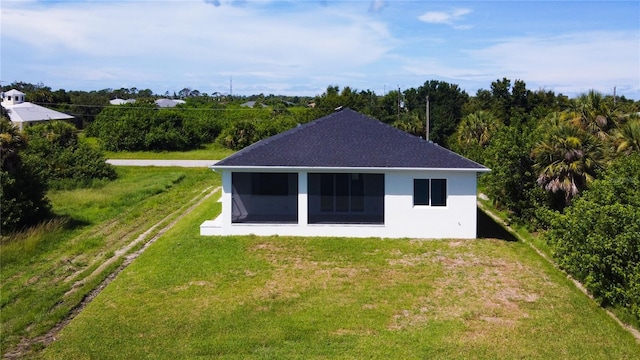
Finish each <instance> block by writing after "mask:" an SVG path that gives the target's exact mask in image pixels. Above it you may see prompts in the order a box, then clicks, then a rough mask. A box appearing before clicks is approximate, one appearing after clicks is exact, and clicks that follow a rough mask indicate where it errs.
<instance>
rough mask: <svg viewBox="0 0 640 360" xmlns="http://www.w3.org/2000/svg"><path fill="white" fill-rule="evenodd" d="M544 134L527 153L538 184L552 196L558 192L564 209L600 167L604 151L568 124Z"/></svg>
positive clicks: (590, 136) (579, 130) (585, 186)
mask: <svg viewBox="0 0 640 360" xmlns="http://www.w3.org/2000/svg"><path fill="white" fill-rule="evenodd" d="M546 131H547V133H546V134H545V136H544V138H543V139H542V141H541V142H539V143H538V144H537V145H536V146H535V147H534V148H533V150H532V152H531V156H532V157H533V159H534V160H535V165H534V169H535V170H536V171H537V172H538V184H539V185H540V186H541V187H542V188H544V189H545V190H547V191H550V192H552V193H561V194H562V195H563V196H564V206H568V205H569V204H570V203H571V199H573V197H575V196H576V195H578V193H580V192H581V191H583V190H585V189H586V188H587V186H588V185H589V183H590V182H591V181H593V179H594V178H595V176H596V172H597V171H598V170H600V169H602V168H603V165H604V158H605V149H604V146H603V143H602V142H601V141H599V140H598V139H597V138H596V137H595V136H593V135H592V134H590V133H588V132H586V131H584V130H582V129H580V128H577V127H575V126H572V125H571V124H569V123H562V124H559V125H557V126H554V127H552V128H551V129H547V130H546Z"/></svg>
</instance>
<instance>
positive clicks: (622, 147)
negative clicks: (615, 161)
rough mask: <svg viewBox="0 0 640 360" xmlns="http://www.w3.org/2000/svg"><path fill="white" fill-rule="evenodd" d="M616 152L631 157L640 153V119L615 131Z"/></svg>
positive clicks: (630, 121)
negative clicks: (632, 154)
mask: <svg viewBox="0 0 640 360" xmlns="http://www.w3.org/2000/svg"><path fill="white" fill-rule="evenodd" d="M613 134H614V137H615V147H616V152H618V153H622V154H625V155H629V154H631V153H633V152H635V153H640V119H638V118H635V119H632V120H629V121H628V122H627V123H626V124H624V125H622V126H620V127H619V128H618V129H616V130H615V131H614V133H613Z"/></svg>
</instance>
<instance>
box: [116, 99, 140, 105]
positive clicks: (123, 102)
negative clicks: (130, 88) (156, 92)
mask: <svg viewBox="0 0 640 360" xmlns="http://www.w3.org/2000/svg"><path fill="white" fill-rule="evenodd" d="M109 103H110V104H111V105H125V104H135V103H136V99H127V100H124V99H119V98H115V99H113V100H109Z"/></svg>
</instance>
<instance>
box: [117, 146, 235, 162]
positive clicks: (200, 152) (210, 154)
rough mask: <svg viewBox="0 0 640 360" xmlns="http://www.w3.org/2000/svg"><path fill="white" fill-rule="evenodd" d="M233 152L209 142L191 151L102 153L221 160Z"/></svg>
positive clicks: (160, 158)
mask: <svg viewBox="0 0 640 360" xmlns="http://www.w3.org/2000/svg"><path fill="white" fill-rule="evenodd" d="M233 153H234V151H233V150H230V149H227V148H225V147H223V146H221V145H218V144H216V143H211V144H206V145H204V146H203V147H202V148H201V149H196V150H191V151H134V152H131V151H119V152H113V151H105V152H104V155H105V157H106V158H107V159H144V160H221V159H224V158H225V157H227V156H229V155H231V154H233Z"/></svg>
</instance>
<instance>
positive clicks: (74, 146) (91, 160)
mask: <svg viewBox="0 0 640 360" xmlns="http://www.w3.org/2000/svg"><path fill="white" fill-rule="evenodd" d="M25 133H26V134H27V135H28V136H29V146H28V147H27V149H26V151H25V155H24V161H25V163H28V164H29V165H30V166H31V167H32V168H34V169H37V171H38V172H39V174H40V176H41V177H42V178H44V179H47V181H48V183H49V186H50V187H52V188H75V187H86V186H90V185H91V184H92V183H93V182H94V181H96V180H113V179H115V178H116V176H117V175H116V171H115V168H114V167H113V166H111V165H109V164H107V163H106V162H105V158H104V156H103V155H102V153H100V152H99V151H97V150H95V149H93V148H92V147H91V146H89V145H87V144H84V143H81V142H80V141H79V140H78V136H77V134H76V132H75V127H74V126H72V125H70V124H67V123H64V122H48V123H45V124H41V125H36V126H32V127H30V128H27V130H26V132H25Z"/></svg>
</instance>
